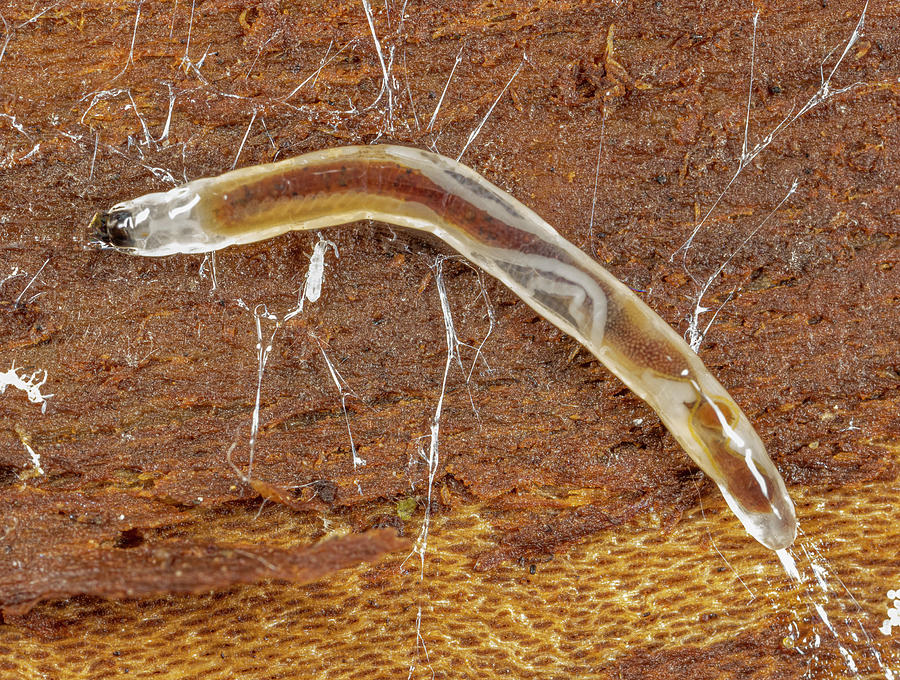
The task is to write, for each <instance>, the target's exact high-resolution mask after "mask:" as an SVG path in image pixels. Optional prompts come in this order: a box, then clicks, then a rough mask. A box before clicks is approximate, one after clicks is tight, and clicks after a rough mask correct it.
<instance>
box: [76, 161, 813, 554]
mask: <svg viewBox="0 0 900 680" xmlns="http://www.w3.org/2000/svg"><path fill="white" fill-rule="evenodd" d="M362 219H373V220H378V221H381V222H387V223H389V224H393V225H397V226H400V227H408V228H410V229H416V230H420V231H425V232H429V233H431V234H434V235H435V236H437V237H439V238H440V239H442V240H443V241H445V242H446V243H447V244H449V245H450V246H451V247H453V248H454V249H456V250H457V251H458V252H460V253H461V254H462V255H464V256H465V257H467V258H468V259H469V260H471V261H472V262H474V263H475V264H477V265H478V266H479V267H481V268H482V269H484V270H485V271H486V272H488V273H489V274H491V275H492V276H495V277H496V278H498V279H500V280H501V281H502V282H503V283H505V284H506V285H507V286H509V288H511V289H512V290H513V291H514V292H515V293H516V294H517V295H519V297H521V298H522V300H523V301H524V302H525V303H526V304H528V305H529V306H531V307H532V308H533V309H535V310H536V311H537V312H538V313H539V314H541V315H542V316H543V317H544V318H545V319H547V320H548V321H550V322H551V323H552V324H554V325H555V326H557V327H558V328H559V329H560V330H562V331H563V332H565V333H567V334H568V335H570V336H572V337H573V338H575V339H576V340H578V341H579V342H580V343H581V344H583V345H584V346H585V347H586V348H587V349H588V350H590V352H591V353H592V354H593V355H594V356H595V357H597V358H598V359H599V360H600V361H601V362H603V364H604V365H606V366H607V367H608V368H609V370H611V371H612V372H613V373H614V374H615V375H616V376H618V377H619V378H620V379H621V380H622V381H623V382H624V383H625V384H626V385H628V387H629V388H631V390H633V391H634V393H635V394H637V395H638V396H639V397H641V398H642V399H643V400H644V401H646V402H647V403H648V404H649V405H650V406H651V407H652V408H653V409H654V410H655V411H656V412H657V413H658V414H659V417H660V418H661V420H662V421H663V423H664V424H665V425H666V427H667V428H668V429H669V431H670V432H671V433H672V435H673V436H674V437H675V438H676V439H677V440H678V442H679V443H680V444H681V446H682V447H683V448H684V450H685V451H686V452H687V454H688V455H689V456H690V457H691V458H692V459H693V460H694V461H695V462H696V463H697V464H698V465H699V466H700V467H701V468H702V469H703V471H704V472H705V473H706V474H707V475H709V476H710V477H711V478H712V479H713V480H714V481H715V482H716V484H718V486H719V488H720V489H721V491H722V494H723V495H724V497H725V500H726V501H727V502H728V505H729V506H730V507H731V509H732V510H733V511H734V513H735V514H736V515H737V516H738V518H739V519H740V520H741V522H742V523H743V524H744V527H745V528H746V529H747V531H748V532H749V533H750V534H751V535H752V536H753V537H754V538H756V539H757V540H758V541H759V542H760V543H762V544H763V545H765V546H766V547H768V548H771V549H773V550H779V549H782V548H786V547H787V546H789V545H790V544H791V543H792V542H793V540H794V537H795V535H796V518H795V514H794V506H793V504H792V502H791V499H790V497H789V496H788V494H787V491H786V489H785V486H784V482H783V480H782V478H781V475H780V474H779V473H778V471H777V470H776V468H775V466H774V465H773V463H772V461H771V459H770V458H769V456H768V454H767V453H766V450H765V447H764V446H763V444H762V442H761V441H760V439H759V436H758V435H757V434H756V432H755V431H754V429H753V427H752V426H751V425H750V422H749V421H748V420H747V417H746V416H745V415H744V413H743V412H742V411H741V409H740V408H739V407H738V406H737V404H735V403H734V401H733V400H732V399H731V397H730V396H729V395H728V392H726V390H725V388H723V387H722V385H720V384H719V382H718V381H717V380H716V379H715V378H714V377H713V376H712V375H711V374H710V372H709V371H708V370H707V369H706V367H705V366H704V365H703V363H702V362H701V361H700V359H699V358H698V357H697V355H696V354H695V353H694V352H693V351H692V350H691V349H690V347H688V345H687V344H686V343H685V342H684V340H683V339H682V338H681V337H680V336H679V335H678V333H676V332H675V331H674V330H672V328H671V327H669V326H668V325H667V324H666V323H665V322H664V321H663V320H662V319H661V318H660V317H659V316H657V315H656V313H655V312H653V311H652V310H651V309H650V308H649V307H648V306H647V305H646V304H645V303H644V302H643V301H642V300H641V299H640V298H639V297H638V296H637V295H635V294H634V293H633V292H632V291H631V290H629V289H628V288H627V287H626V286H625V285H623V284H622V283H621V282H620V281H618V280H617V279H616V278H615V277H614V276H612V275H611V274H610V273H609V272H607V271H606V270H605V269H604V268H603V267H601V266H600V265H599V264H597V263H596V262H595V261H594V260H592V259H591V258H590V257H589V256H587V255H586V254H585V253H583V252H582V251H580V250H579V249H578V248H576V247H575V246H573V245H572V244H571V243H569V242H568V241H566V240H565V239H564V238H562V236H560V235H559V234H558V233H557V232H556V230H554V229H553V227H551V226H550V225H549V224H547V223H546V222H545V221H544V220H542V219H541V218H540V217H539V216H538V215H537V214H535V213H534V212H533V211H532V210H530V209H529V208H527V207H526V206H524V205H522V204H521V203H520V202H519V201H517V200H516V199H515V198H513V197H512V196H510V195H509V194H508V193H506V192H505V191H503V190H501V189H499V188H497V187H496V186H494V185H493V184H491V183H490V182H488V181H487V180H485V179H484V178H483V177H481V175H479V174H478V173H476V172H474V171H473V170H471V169H470V168H468V167H466V166H464V165H462V164H460V163H458V162H456V161H453V160H450V159H449V158H445V157H443V156H439V155H437V154H433V153H428V152H425V151H421V150H419V149H413V148H407V147H400V146H388V145H382V146H350V147H341V148H336V149H330V150H325V151H317V152H314V153H309V154H305V155H303V156H299V157H296V158H292V159H290V160H286V161H281V162H279V163H273V164H269V165H259V166H254V167H249V168H244V169H241V170H235V171H232V172H228V173H225V174H223V175H220V176H218V177H212V178H206V179H199V180H195V181H193V182H189V183H188V184H185V185H184V186H181V187H179V188H177V189H173V190H172V191H168V192H165V193H155V194H148V195H146V196H142V197H140V198H136V199H134V200H131V201H126V202H125V203H121V204H119V205H117V206H115V207H114V208H112V209H111V210H110V211H109V212H107V213H101V214H99V215H97V216H96V217H95V218H94V222H93V227H94V229H95V231H96V232H97V234H98V236H99V238H100V239H101V240H102V241H103V242H104V243H106V244H108V245H111V246H114V247H116V248H120V249H123V250H127V251H128V252H132V253H134V254H137V255H149V256H158V255H168V254H172V253H201V252H208V251H212V250H217V249H219V248H225V247H227V246H230V245H235V244H240V243H250V242H253V241H259V240H262V239H267V238H271V237H273V236H277V235H278V234H282V233H284V232H287V231H291V230H296V229H321V228H324V227H330V226H336V225H340V224H346V223H350V222H355V221H358V220H362Z"/></svg>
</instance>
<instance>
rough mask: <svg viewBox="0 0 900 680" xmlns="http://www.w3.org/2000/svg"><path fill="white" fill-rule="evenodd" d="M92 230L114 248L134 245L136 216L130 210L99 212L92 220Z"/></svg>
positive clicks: (104, 243) (100, 239) (104, 242)
mask: <svg viewBox="0 0 900 680" xmlns="http://www.w3.org/2000/svg"><path fill="white" fill-rule="evenodd" d="M90 229H91V231H93V232H94V236H95V237H96V238H97V239H98V240H99V241H100V242H101V243H102V244H103V245H106V246H111V247H113V248H133V247H134V245H135V244H134V238H133V234H134V218H133V217H132V215H131V212H130V211H128V210H111V211H110V212H99V213H97V214H96V215H94V219H92V220H91V225H90Z"/></svg>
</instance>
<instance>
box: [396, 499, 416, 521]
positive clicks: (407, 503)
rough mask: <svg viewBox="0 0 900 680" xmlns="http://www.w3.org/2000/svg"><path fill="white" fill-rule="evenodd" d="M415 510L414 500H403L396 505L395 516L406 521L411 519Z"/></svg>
mask: <svg viewBox="0 0 900 680" xmlns="http://www.w3.org/2000/svg"><path fill="white" fill-rule="evenodd" d="M415 509H416V499H415V498H412V497H410V498H404V499H403V500H402V501H399V502H398V503H397V516H398V517H399V518H400V519H402V520H407V519H409V518H410V517H412V514H413V512H414V511H415Z"/></svg>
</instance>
